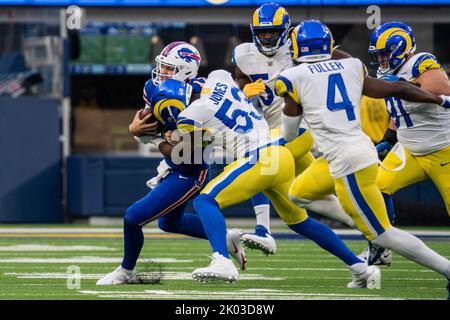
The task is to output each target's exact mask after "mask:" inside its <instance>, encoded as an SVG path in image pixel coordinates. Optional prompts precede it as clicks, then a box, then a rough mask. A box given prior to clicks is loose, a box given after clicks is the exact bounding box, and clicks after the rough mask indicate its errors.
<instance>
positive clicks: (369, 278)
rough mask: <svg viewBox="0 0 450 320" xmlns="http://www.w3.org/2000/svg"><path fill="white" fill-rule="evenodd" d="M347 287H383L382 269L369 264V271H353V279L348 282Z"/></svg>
mask: <svg viewBox="0 0 450 320" xmlns="http://www.w3.org/2000/svg"><path fill="white" fill-rule="evenodd" d="M347 288H350V289H356V288H367V289H381V272H380V269H379V268H378V267H375V266H368V267H367V271H366V272H365V273H364V274H362V275H356V274H354V273H353V274H352V281H351V282H349V283H348V284H347Z"/></svg>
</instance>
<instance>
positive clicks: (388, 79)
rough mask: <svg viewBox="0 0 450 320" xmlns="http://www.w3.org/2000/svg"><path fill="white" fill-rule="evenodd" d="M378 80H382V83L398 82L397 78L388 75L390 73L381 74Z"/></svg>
mask: <svg viewBox="0 0 450 320" xmlns="http://www.w3.org/2000/svg"><path fill="white" fill-rule="evenodd" d="M380 79H381V80H384V81H400V78H399V77H397V76H394V75H393V74H390V73H386V74H383V75H382V76H381V77H380Z"/></svg>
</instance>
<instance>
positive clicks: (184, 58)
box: [152, 41, 201, 86]
mask: <svg viewBox="0 0 450 320" xmlns="http://www.w3.org/2000/svg"><path fill="white" fill-rule="evenodd" d="M155 61H156V68H154V69H153V71H152V82H153V84H155V85H156V86H158V85H160V84H161V83H162V82H163V81H165V80H167V79H175V80H179V81H186V80H188V79H192V78H194V77H195V76H196V75H197V72H198V68H199V66H200V61H201V57H200V53H199V52H198V50H197V49H196V48H195V47H194V46H193V45H190V44H189V43H186V42H183V41H177V42H172V43H171V44H169V45H167V46H166V47H165V48H164V49H163V50H162V52H161V53H160V54H159V55H158V56H156V58H155ZM168 70H170V71H168ZM172 70H173V73H172V72H171V71H172Z"/></svg>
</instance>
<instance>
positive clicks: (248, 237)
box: [242, 233, 277, 255]
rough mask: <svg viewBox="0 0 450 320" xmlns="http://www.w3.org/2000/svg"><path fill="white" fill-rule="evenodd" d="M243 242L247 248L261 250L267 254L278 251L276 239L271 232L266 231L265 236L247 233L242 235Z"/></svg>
mask: <svg viewBox="0 0 450 320" xmlns="http://www.w3.org/2000/svg"><path fill="white" fill-rule="evenodd" d="M242 243H243V244H244V245H245V246H246V247H247V248H250V249H258V250H261V251H262V252H263V253H264V254H265V255H269V254H275V252H276V251H277V245H276V243H275V239H274V238H273V237H272V236H271V235H270V233H266V234H265V235H264V236H260V235H257V234H251V233H246V234H244V235H242Z"/></svg>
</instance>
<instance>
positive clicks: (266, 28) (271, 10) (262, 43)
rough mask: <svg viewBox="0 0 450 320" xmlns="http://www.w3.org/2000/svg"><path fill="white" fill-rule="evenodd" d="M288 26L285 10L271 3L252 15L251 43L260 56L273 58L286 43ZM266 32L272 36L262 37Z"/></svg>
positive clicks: (287, 16)
mask: <svg viewBox="0 0 450 320" xmlns="http://www.w3.org/2000/svg"><path fill="white" fill-rule="evenodd" d="M290 26H291V20H290V18H289V14H288V13H287V11H286V9H285V8H283V7H281V6H280V5H279V4H276V3H273V2H270V3H265V4H263V5H262V6H260V7H259V8H258V9H256V10H255V12H254V13H253V21H252V23H251V24H250V29H251V30H252V37H253V42H254V43H255V45H256V47H257V48H258V50H259V51H260V52H261V53H262V54H264V55H266V56H269V57H270V56H273V55H274V54H275V53H277V51H278V49H279V48H280V47H281V46H283V45H284V44H285V43H286V41H287V39H288V37H289V28H290ZM268 32H270V33H273V35H272V36H270V37H265V36H262V35H263V34H264V33H268Z"/></svg>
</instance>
